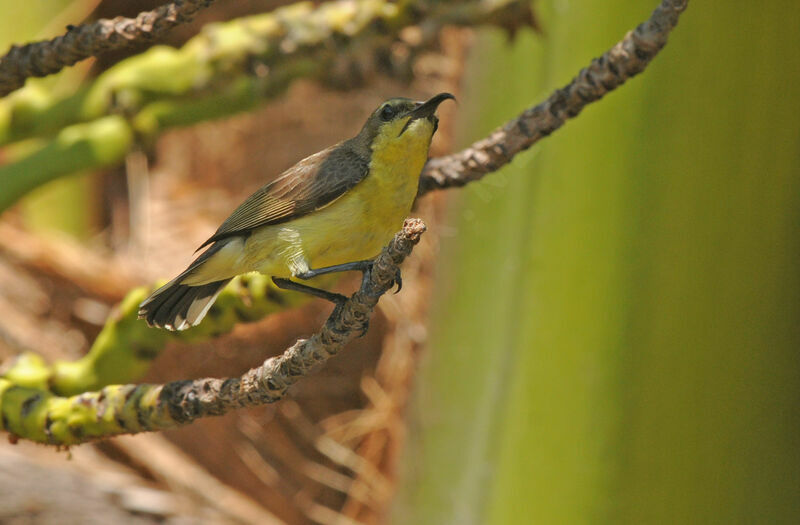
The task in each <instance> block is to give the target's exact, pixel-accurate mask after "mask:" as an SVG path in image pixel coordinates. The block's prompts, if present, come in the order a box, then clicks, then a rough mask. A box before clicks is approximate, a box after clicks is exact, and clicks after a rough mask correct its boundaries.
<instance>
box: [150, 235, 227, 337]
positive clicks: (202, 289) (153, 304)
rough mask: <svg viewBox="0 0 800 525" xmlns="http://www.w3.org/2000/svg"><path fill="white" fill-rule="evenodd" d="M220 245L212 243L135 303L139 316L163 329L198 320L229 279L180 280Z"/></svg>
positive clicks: (177, 327) (192, 323)
mask: <svg viewBox="0 0 800 525" xmlns="http://www.w3.org/2000/svg"><path fill="white" fill-rule="evenodd" d="M222 246H224V243H216V244H214V245H212V246H211V247H210V248H209V249H208V250H206V251H205V252H204V253H202V254H201V255H200V256H199V257H198V258H197V259H195V261H194V262H193V263H192V264H191V265H189V267H188V268H187V269H186V270H185V271H184V272H183V273H181V274H180V275H179V276H177V277H176V278H174V279H173V280H171V281H170V282H168V283H167V284H165V285H164V286H162V287H161V288H159V289H158V290H156V291H155V292H153V293H152V294H150V297H148V298H147V299H145V300H144V301H142V304H140V305H139V319H144V320H145V321H147V324H148V325H149V326H155V327H158V328H166V329H167V330H185V329H187V328H189V327H191V326H195V325H196V324H198V323H199V322H200V321H202V320H203V317H205V316H206V313H208V310H209V308H211V305H212V304H214V300H215V299H216V298H217V296H218V295H219V293H220V292H221V291H222V289H223V288H225V285H226V284H228V282H230V279H222V280H221V281H214V282H210V283H207V284H201V285H199V286H189V285H188V284H183V280H184V279H185V278H186V277H187V276H188V275H189V274H190V273H191V272H192V271H193V270H195V269H196V268H197V267H198V266H200V265H201V264H203V263H204V262H205V261H206V260H208V259H209V257H211V256H212V255H213V254H214V253H216V252H217V251H219V249H220V248H222Z"/></svg>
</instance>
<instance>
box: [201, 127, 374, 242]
mask: <svg viewBox="0 0 800 525" xmlns="http://www.w3.org/2000/svg"><path fill="white" fill-rule="evenodd" d="M368 172H369V160H368V159H367V158H365V157H364V156H362V155H360V154H358V153H357V152H356V151H355V150H354V149H353V148H350V147H347V143H346V142H344V143H341V144H338V145H336V146H332V147H330V148H328V149H325V150H322V151H320V152H319V153H315V154H314V155H311V156H310V157H307V158H305V159H303V160H301V161H300V162H298V163H297V164H295V165H294V166H292V167H291V168H289V169H288V170H286V171H285V172H284V173H283V174H282V175H281V176H280V177H278V178H277V179H275V180H274V181H272V182H270V183H269V184H267V185H266V186H263V187H262V188H260V189H259V190H258V191H256V192H255V193H253V194H252V195H251V196H250V197H248V198H247V200H245V201H244V202H243V203H242V204H241V205H239V207H238V208H236V210H234V212H233V213H232V214H231V216H230V217H228V218H227V219H226V220H225V222H223V223H222V226H220V227H219V229H218V230H217V231H216V233H214V235H212V236H211V237H210V238H209V239H208V240H207V241H206V242H204V243H203V244H202V245H201V246H200V248H203V247H204V246H206V245H208V244H211V243H213V242H216V241H218V240H220V239H224V238H226V237H232V236H235V235H246V234H248V233H249V232H250V231H251V230H253V229H254V228H258V227H260V226H266V225H268V224H280V223H282V222H286V221H290V220H292V219H295V218H297V217H302V216H303V215H306V214H308V213H311V212H313V211H315V210H318V209H320V208H323V207H325V206H326V205H328V204H330V203H331V202H333V201H334V200H336V199H337V198H339V197H341V196H342V195H343V194H344V193H345V192H346V191H347V190H349V189H350V188H352V187H353V186H355V185H356V184H358V183H359V182H361V181H362V180H363V179H364V177H366V176H367V173H368ZM200 248H198V249H200Z"/></svg>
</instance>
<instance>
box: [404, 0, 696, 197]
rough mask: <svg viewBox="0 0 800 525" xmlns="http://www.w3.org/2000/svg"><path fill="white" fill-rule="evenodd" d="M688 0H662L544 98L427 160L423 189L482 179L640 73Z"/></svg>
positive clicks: (446, 186) (463, 183) (666, 35)
mask: <svg viewBox="0 0 800 525" xmlns="http://www.w3.org/2000/svg"><path fill="white" fill-rule="evenodd" d="M688 3H689V0H663V1H662V2H661V4H660V5H659V6H658V7H657V8H656V9H655V11H653V14H652V15H651V16H650V18H649V19H648V20H647V21H645V22H643V23H642V24H640V25H639V26H638V27H637V28H636V29H635V30H633V31H629V32H628V34H626V35H625V37H624V38H623V39H622V40H621V41H620V42H618V43H617V44H616V45H615V46H614V47H612V48H611V49H609V50H608V51H606V53H604V54H603V56H601V57H600V58H596V59H594V60H592V63H591V64H590V65H589V66H588V67H586V68H584V69H582V70H581V71H580V72H579V73H578V76H577V77H575V78H574V79H572V81H571V82H570V83H569V84H567V85H566V86H564V87H563V88H561V89H558V90H556V91H555V92H553V93H552V94H551V95H550V97H548V99H547V100H545V101H544V102H541V103H540V104H537V105H535V106H533V107H531V108H528V109H526V110H525V111H523V112H522V114H520V115H519V116H518V117H517V118H515V119H513V120H511V121H509V122H507V123H506V124H505V125H503V126H502V127H500V128H497V129H496V130H494V131H493V132H492V133H490V134H489V136H488V137H486V138H484V139H481V140H479V141H477V142H475V143H474V144H472V145H471V146H470V147H468V148H466V149H465V150H462V151H459V152H458V153H453V154H452V155H447V156H444V157H438V158H435V159H431V160H430V161H428V164H427V165H426V166H425V169H424V170H423V173H422V177H421V178H420V185H419V195H424V194H425V193H427V192H429V191H431V190H434V189H443V188H452V187H458V186H464V185H465V184H467V183H469V182H472V181H474V180H478V179H480V178H481V177H483V176H484V175H486V174H487V173H490V172H492V171H497V170H498V169H500V168H501V167H502V166H504V165H505V164H508V163H509V162H511V159H513V158H514V156H515V155H516V154H517V153H519V152H521V151H524V150H526V149H528V148H530V147H531V146H532V145H533V144H535V143H536V142H538V141H539V140H540V139H542V138H544V137H546V136H548V135H550V134H551V133H552V132H554V131H555V130H557V129H558V128H560V127H561V126H562V125H564V123H565V122H566V121H567V120H568V119H570V118H573V117H575V116H577V115H578V114H579V113H580V112H581V110H582V109H583V108H584V107H586V106H587V105H588V104H591V103H592V102H594V101H596V100H600V99H601V98H602V97H603V96H604V95H605V94H606V93H608V92H609V91H612V90H614V89H616V88H617V87H619V86H621V85H622V84H623V83H624V82H625V81H626V80H628V79H629V78H631V77H633V76H635V75H637V74H639V73H641V72H642V71H644V69H645V68H646V67H647V64H649V63H650V61H651V60H652V59H653V58H654V57H655V56H656V55H657V54H658V52H659V51H660V50H661V48H663V47H664V45H665V44H666V43H667V37H668V36H669V33H670V31H672V29H674V28H675V26H676V25H677V23H678V17H679V16H680V14H681V13H682V12H683V11H684V10H685V9H686V7H687V5H688Z"/></svg>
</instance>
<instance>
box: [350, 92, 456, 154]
mask: <svg viewBox="0 0 800 525" xmlns="http://www.w3.org/2000/svg"><path fill="white" fill-rule="evenodd" d="M447 99H453V100H455V97H454V96H453V95H451V94H450V93H439V94H438V95H435V96H434V97H431V98H430V99H428V100H426V101H425V102H415V101H413V100H411V99H408V98H392V99H389V100H387V101H386V102H384V103H383V104H381V105H380V106H378V108H377V109H376V110H375V111H373V112H372V114H371V115H370V116H369V118H368V119H367V123H366V124H364V127H363V128H362V129H361V132H360V133H359V138H361V139H362V140H363V141H364V142H365V143H366V144H368V145H369V146H370V148H371V149H372V150H373V151H374V150H375V149H376V148H383V147H392V146H394V147H401V148H402V147H404V145H406V144H408V145H411V144H416V143H424V144H425V145H426V146H427V145H429V144H430V141H431V138H432V137H433V134H434V133H435V132H436V128H437V127H438V125H439V119H438V118H437V117H436V108H438V107H439V104H441V103H442V102H444V101H445V100H447Z"/></svg>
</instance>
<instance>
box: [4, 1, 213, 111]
mask: <svg viewBox="0 0 800 525" xmlns="http://www.w3.org/2000/svg"><path fill="white" fill-rule="evenodd" d="M212 3H214V0H176V1H175V2H171V3H169V4H165V5H162V6H161V7H159V8H157V9H154V10H152V11H143V12H141V13H139V14H138V15H137V17H136V18H125V17H122V16H118V17H116V18H113V19H111V20H107V19H100V20H98V21H96V22H93V23H91V24H82V25H79V26H74V27H73V26H71V27H70V28H69V29H68V30H67V32H66V34H64V35H61V36H58V37H56V38H53V39H51V40H45V41H42V42H33V43H30V44H25V45H23V46H16V45H15V46H11V49H9V50H8V53H6V54H5V56H3V57H1V58H0V97H2V96H5V95H7V94H8V93H11V92H12V91H14V90H15V89H17V88H19V87H22V85H23V84H24V83H25V79H27V78H29V77H44V76H47V75H52V74H53V73H58V72H59V71H61V70H62V69H63V68H65V67H67V66H71V65H73V64H75V63H76V62H80V61H81V60H84V59H86V58H89V57H92V56H97V55H99V54H100V53H103V52H106V51H112V50H116V49H123V48H125V47H128V46H131V45H133V44H137V43H142V42H152V41H154V40H156V39H158V38H160V37H161V36H162V35H164V34H165V33H166V32H167V31H169V30H170V29H172V28H173V27H175V26H176V25H178V24H183V23H186V22H189V21H191V20H192V19H193V18H194V17H195V15H196V14H197V12H198V11H199V10H200V9H202V8H204V7H207V6H209V5H211V4H212Z"/></svg>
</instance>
